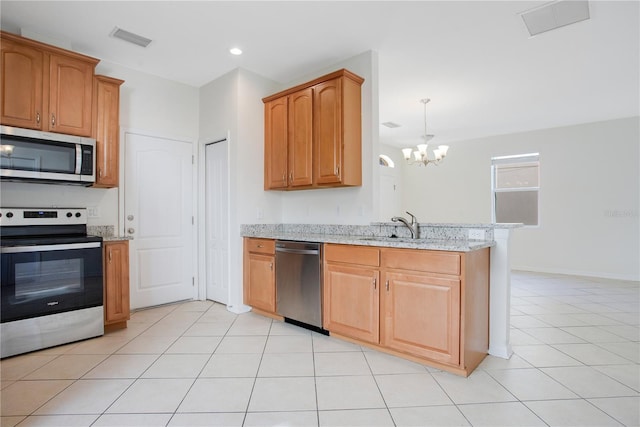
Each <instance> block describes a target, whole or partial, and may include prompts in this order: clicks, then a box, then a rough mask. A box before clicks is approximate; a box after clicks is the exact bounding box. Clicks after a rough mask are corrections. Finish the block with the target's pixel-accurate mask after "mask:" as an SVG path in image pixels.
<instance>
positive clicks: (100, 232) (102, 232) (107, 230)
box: [87, 225, 133, 242]
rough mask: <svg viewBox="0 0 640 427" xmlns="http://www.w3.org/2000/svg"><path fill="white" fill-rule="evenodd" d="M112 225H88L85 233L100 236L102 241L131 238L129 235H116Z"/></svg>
mask: <svg viewBox="0 0 640 427" xmlns="http://www.w3.org/2000/svg"><path fill="white" fill-rule="evenodd" d="M114 230H115V227H114V226H113V225H88V226H87V234H88V235H90V236H99V237H102V241H103V242H117V241H122V240H133V237H131V236H118V235H116V234H115V232H114Z"/></svg>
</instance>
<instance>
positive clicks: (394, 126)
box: [382, 122, 401, 129]
mask: <svg viewBox="0 0 640 427" xmlns="http://www.w3.org/2000/svg"><path fill="white" fill-rule="evenodd" d="M382 126H386V127H388V128H391V129H393V128H399V127H400V126H401V125H399V124H398V123H394V122H384V123H382Z"/></svg>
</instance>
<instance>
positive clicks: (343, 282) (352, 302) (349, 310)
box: [323, 263, 380, 344]
mask: <svg viewBox="0 0 640 427" xmlns="http://www.w3.org/2000/svg"><path fill="white" fill-rule="evenodd" d="M379 275H380V273H379V272H378V270H376V269H372V268H365V267H357V266H347V265H339V264H332V263H326V264H325V268H324V308H323V310H324V319H323V324H324V328H325V329H327V330H328V331H331V332H335V333H337V334H342V335H345V336H349V337H352V338H357V339H360V340H363V341H368V342H371V343H376V344H377V343H378V339H379V331H380V326H379V325H380V304H379V289H378V285H379Z"/></svg>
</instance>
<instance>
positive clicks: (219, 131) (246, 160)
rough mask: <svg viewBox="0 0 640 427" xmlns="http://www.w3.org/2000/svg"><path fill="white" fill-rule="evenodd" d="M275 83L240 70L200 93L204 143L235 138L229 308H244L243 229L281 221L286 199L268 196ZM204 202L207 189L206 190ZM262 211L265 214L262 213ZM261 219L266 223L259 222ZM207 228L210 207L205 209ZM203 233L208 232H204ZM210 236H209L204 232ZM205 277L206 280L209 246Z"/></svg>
mask: <svg viewBox="0 0 640 427" xmlns="http://www.w3.org/2000/svg"><path fill="white" fill-rule="evenodd" d="M275 88H276V84H275V82H273V81H271V80H268V79H265V78H264V77H261V76H258V75H257V74H254V73H251V72H249V71H246V70H241V69H236V70H234V71H232V72H230V73H228V74H226V75H224V76H222V77H220V78H218V79H216V80H214V81H213V82H211V83H209V84H207V85H205V86H203V87H202V88H201V89H200V135H201V137H200V144H201V148H202V146H203V145H204V144H206V143H209V142H212V141H216V140H220V139H224V138H228V139H229V172H230V176H229V187H230V200H229V205H230V206H229V209H230V215H229V220H230V227H229V240H230V249H229V250H230V254H229V255H230V256H229V260H230V271H229V288H230V298H229V305H230V306H232V307H235V308H239V307H240V306H241V305H242V236H241V235H240V225H241V224H245V223H256V222H272V223H273V222H279V221H280V219H279V218H280V216H281V209H280V208H281V206H280V194H278V193H274V192H265V191H264V189H263V188H264V161H263V158H264V157H263V146H264V106H263V104H262V98H263V97H264V96H266V95H268V94H270V93H272V92H274V91H275V90H276V89H275ZM200 153H201V155H200V157H201V160H200V165H201V169H200V175H201V177H200V180H199V181H200V182H201V183H202V182H204V167H203V166H204V150H200ZM200 200H204V188H201V190H200ZM258 211H259V212H258ZM258 216H260V218H258ZM199 218H201V221H200V226H201V227H204V218H205V212H204V207H202V208H201V209H200V213H199ZM201 229H202V228H201ZM199 234H200V235H204V233H203V232H201V233H199ZM200 248H201V254H200V257H201V260H202V262H201V263H200V265H201V269H200V270H201V271H200V272H199V274H200V277H201V278H203V277H205V276H204V268H205V266H204V262H205V261H204V255H205V253H204V251H205V249H204V242H201V244H200Z"/></svg>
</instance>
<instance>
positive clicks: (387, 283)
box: [385, 280, 389, 292]
mask: <svg viewBox="0 0 640 427" xmlns="http://www.w3.org/2000/svg"><path fill="white" fill-rule="evenodd" d="M385 287H386V288H387V292H389V280H387V282H386V283H385Z"/></svg>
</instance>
